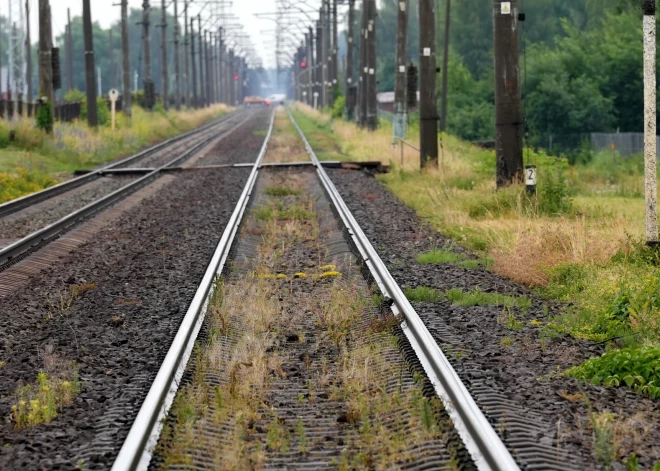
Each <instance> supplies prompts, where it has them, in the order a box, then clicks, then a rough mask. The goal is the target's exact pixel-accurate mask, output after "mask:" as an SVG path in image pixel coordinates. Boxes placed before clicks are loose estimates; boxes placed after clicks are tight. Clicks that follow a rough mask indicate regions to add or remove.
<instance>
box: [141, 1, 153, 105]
mask: <svg viewBox="0 0 660 471" xmlns="http://www.w3.org/2000/svg"><path fill="white" fill-rule="evenodd" d="M150 12H151V6H150V5H149V0H144V2H143V3H142V40H143V45H142V47H143V48H144V80H143V82H144V95H145V104H146V107H147V110H149V111H151V110H153V107H154V102H153V99H154V97H153V81H152V80H151V32H150V31H149V13H150Z"/></svg>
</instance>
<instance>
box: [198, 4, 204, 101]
mask: <svg viewBox="0 0 660 471" xmlns="http://www.w3.org/2000/svg"><path fill="white" fill-rule="evenodd" d="M197 26H198V28H197V29H198V31H197V42H198V45H199V106H205V103H206V79H205V76H204V70H205V69H204V57H205V56H204V41H203V39H202V36H203V33H202V15H197Z"/></svg>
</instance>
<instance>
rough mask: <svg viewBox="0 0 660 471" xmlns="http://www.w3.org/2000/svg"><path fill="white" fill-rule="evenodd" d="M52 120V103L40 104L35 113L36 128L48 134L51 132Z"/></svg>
mask: <svg viewBox="0 0 660 471" xmlns="http://www.w3.org/2000/svg"><path fill="white" fill-rule="evenodd" d="M53 119H54V118H53V105H52V103H45V104H41V106H39V110H38V111H37V127H38V128H39V129H41V130H43V131H44V132H46V133H48V134H50V133H52V132H53Z"/></svg>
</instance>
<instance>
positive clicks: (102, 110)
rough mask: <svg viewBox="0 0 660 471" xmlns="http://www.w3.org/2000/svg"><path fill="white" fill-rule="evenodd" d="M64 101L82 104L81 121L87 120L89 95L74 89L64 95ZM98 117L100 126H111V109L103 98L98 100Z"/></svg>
mask: <svg viewBox="0 0 660 471" xmlns="http://www.w3.org/2000/svg"><path fill="white" fill-rule="evenodd" d="M64 99H65V100H66V101H77V102H80V119H81V120H83V121H86V120H87V95H86V94H85V92H82V91H80V90H78V89H75V88H74V89H73V90H69V91H68V92H66V93H65V94H64ZM96 115H97V118H98V124H99V126H109V125H110V122H111V119H112V117H111V115H110V109H109V108H108V102H107V100H106V99H105V98H103V97H97V98H96Z"/></svg>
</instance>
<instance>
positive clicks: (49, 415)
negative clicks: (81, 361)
mask: <svg viewBox="0 0 660 471" xmlns="http://www.w3.org/2000/svg"><path fill="white" fill-rule="evenodd" d="M40 356H41V357H42V358H43V363H44V369H43V371H41V372H39V374H37V378H36V382H35V383H34V384H21V385H19V387H18V388H17V390H16V403H15V404H14V405H13V406H12V407H11V420H12V421H13V422H14V425H15V427H16V428H17V429H21V428H28V427H34V426H36V425H39V424H42V423H48V422H51V421H52V420H53V419H54V418H55V417H57V414H58V413H59V412H61V410H62V408H64V407H66V406H69V405H71V403H72V402H73V400H74V399H75V397H76V396H77V395H78V393H79V392H80V390H81V387H82V384H81V382H80V380H79V378H78V368H77V366H76V364H75V363H74V362H68V361H64V360H62V359H60V358H58V357H57V355H56V354H55V353H54V350H53V348H52V347H50V346H49V347H46V348H45V349H44V350H43V352H40Z"/></svg>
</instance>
